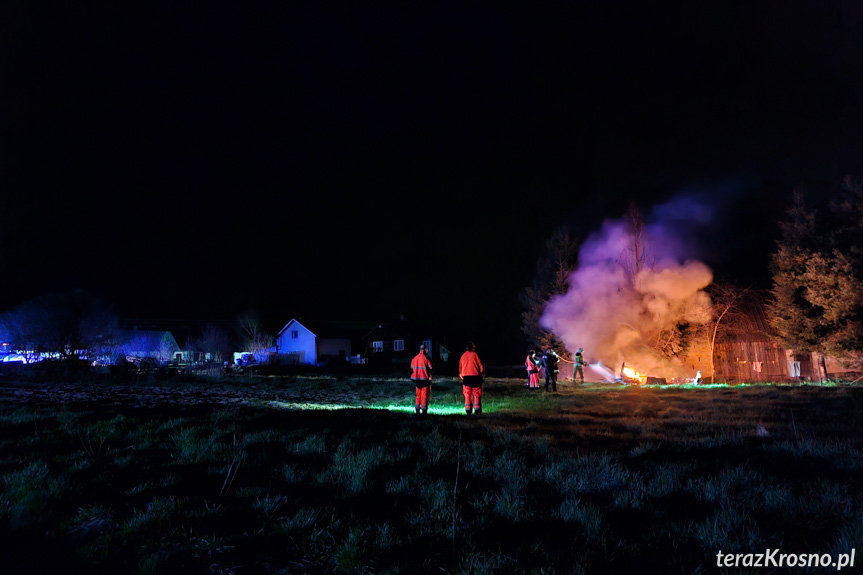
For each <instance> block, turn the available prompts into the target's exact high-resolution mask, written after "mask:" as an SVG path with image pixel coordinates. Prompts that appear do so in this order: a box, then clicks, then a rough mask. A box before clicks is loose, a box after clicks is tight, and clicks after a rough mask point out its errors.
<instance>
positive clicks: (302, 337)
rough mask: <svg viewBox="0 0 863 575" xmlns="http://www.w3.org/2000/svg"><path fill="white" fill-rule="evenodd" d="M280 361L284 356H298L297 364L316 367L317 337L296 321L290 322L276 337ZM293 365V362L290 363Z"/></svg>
mask: <svg viewBox="0 0 863 575" xmlns="http://www.w3.org/2000/svg"><path fill="white" fill-rule="evenodd" d="M276 348H277V349H278V354H279V360H280V361H281V360H282V359H283V357H282V356H291V355H292V356H298V357H297V362H296V363H301V364H303V365H315V364H316V363H317V362H318V354H317V337H316V336H315V334H313V333H312V332H311V331H309V330H308V329H307V328H306V327H305V326H304V325H303V324H301V323H300V322H298V321H297V320H295V319H292V320H291V321H290V322H288V325H286V326H285V327H283V328H282V331H280V332H279V335H277V336H276ZM290 363H293V362H290Z"/></svg>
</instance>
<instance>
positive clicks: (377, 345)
mask: <svg viewBox="0 0 863 575" xmlns="http://www.w3.org/2000/svg"><path fill="white" fill-rule="evenodd" d="M383 350H384V342H382V341H373V342H372V351H375V352H378V351H383Z"/></svg>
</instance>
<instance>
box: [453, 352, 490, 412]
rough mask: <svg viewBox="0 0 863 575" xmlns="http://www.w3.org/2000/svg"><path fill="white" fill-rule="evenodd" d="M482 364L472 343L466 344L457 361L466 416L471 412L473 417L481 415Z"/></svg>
mask: <svg viewBox="0 0 863 575" xmlns="http://www.w3.org/2000/svg"><path fill="white" fill-rule="evenodd" d="M484 371H485V370H484V369H483V366H482V362H481V361H480V359H479V356H478V355H477V354H476V347H475V346H474V343H473V342H472V341H470V342H468V344H467V350H466V351H465V352H464V353H463V354H462V356H461V359H459V361H458V377H459V379H461V382H462V392H463V393H464V412H465V413H466V414H468V415H470V414H471V410H473V415H479V414H481V413H482V376H483V373H484Z"/></svg>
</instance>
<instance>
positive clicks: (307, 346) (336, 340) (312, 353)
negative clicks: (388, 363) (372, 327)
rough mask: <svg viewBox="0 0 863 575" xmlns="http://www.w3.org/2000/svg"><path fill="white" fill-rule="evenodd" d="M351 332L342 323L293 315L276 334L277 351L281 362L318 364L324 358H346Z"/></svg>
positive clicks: (287, 363)
mask: <svg viewBox="0 0 863 575" xmlns="http://www.w3.org/2000/svg"><path fill="white" fill-rule="evenodd" d="M351 349H352V347H351V335H350V331H349V329H347V328H346V326H344V325H343V324H338V323H335V322H325V321H314V322H307V321H305V320H304V321H303V323H300V322H299V321H297V320H296V319H292V320H291V321H289V322H288V323H287V325H285V327H283V328H282V329H281V331H279V333H278V335H276V353H277V357H278V361H279V363H280V364H283V365H319V364H322V363H326V362H327V361H332V360H336V361H341V362H343V363H344V362H347V361H348V358H349V357H350V355H351Z"/></svg>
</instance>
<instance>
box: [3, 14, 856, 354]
mask: <svg viewBox="0 0 863 575" xmlns="http://www.w3.org/2000/svg"><path fill="white" fill-rule="evenodd" d="M79 4H80V3H74V2H72V3H69V2H64V3H61V2H57V3H53V4H52V3H37V2H28V1H12V2H6V3H4V5H3V7H2V9H0V10H2V14H0V21H2V24H0V26H2V29H0V42H2V45H0V48H2V61H0V74H2V76H0V198H2V218H0V241H2V254H3V256H4V261H5V265H4V267H3V271H2V272H0V273H2V276H0V309H6V308H8V307H11V306H13V305H15V304H17V303H19V302H20V301H22V300H24V299H27V298H30V297H33V296H35V295H39V294H40V293H43V292H46V291H52V290H60V289H69V288H73V287H80V288H84V289H87V290H91V291H94V292H95V293H97V294H98V295H100V296H102V297H104V298H105V299H107V300H109V301H110V302H112V303H113V304H114V305H115V306H116V308H117V310H118V312H119V313H121V314H122V315H124V316H130V317H162V318H172V317H186V318H197V319H209V318H213V319H216V318H231V317H233V316H234V315H235V314H237V313H239V312H241V311H244V310H246V309H252V308H254V309H256V310H258V312H259V313H260V314H261V316H262V317H263V318H265V320H267V321H268V322H269V323H270V324H271V325H272V326H273V328H274V329H278V328H280V327H281V326H282V325H284V324H285V323H286V322H287V321H288V320H289V319H291V317H295V316H297V317H300V316H303V317H315V318H333V319H334V318H351V319H371V320H379V319H381V320H383V319H390V318H394V317H398V315H399V314H405V315H407V316H408V318H409V319H415V320H420V321H433V322H437V323H440V324H441V325H442V326H444V327H447V328H452V330H453V331H454V332H456V333H458V334H468V335H469V336H470V337H473V338H475V339H476V340H477V345H478V347H479V349H480V350H483V348H485V349H486V350H489V348H493V349H500V350H501V352H500V355H506V356H509V355H510V354H511V353H512V354H518V355H519V356H520V353H521V351H522V349H523V347H524V344H523V340H522V339H521V334H520V332H519V325H520V321H521V317H520V312H521V311H522V310H521V307H520V305H519V303H518V294H519V292H520V291H521V290H522V289H523V288H524V287H525V286H526V285H528V284H529V283H530V282H531V281H532V279H533V277H534V272H535V262H536V260H537V258H539V257H540V256H542V255H544V250H545V248H544V245H545V241H546V239H547V238H548V237H549V236H550V235H551V233H552V231H553V230H554V229H555V228H556V227H557V226H559V225H570V226H575V230H576V233H578V234H582V235H586V234H588V233H590V232H591V231H593V230H595V229H596V228H597V227H598V226H599V225H600V223H601V222H602V220H603V219H605V218H613V217H619V216H621V215H622V214H623V212H625V210H626V208H627V206H628V205H629V203H630V202H637V203H638V204H639V205H642V206H644V207H645V208H647V207H649V206H650V205H651V204H652V203H654V202H662V201H664V200H666V199H668V198H669V197H671V196H672V195H674V194H676V193H678V192H680V191H681V190H683V189H689V190H702V191H704V190H708V192H707V193H708V194H713V195H718V196H724V195H725V194H727V202H726V203H725V204H724V206H725V207H724V209H723V211H722V212H721V214H722V215H721V219H718V220H717V221H716V222H715V225H714V226H713V227H712V228H711V229H710V230H705V234H704V235H705V237H704V238H701V239H703V240H705V245H706V247H707V251H706V254H705V260H706V262H707V263H708V264H709V265H711V266H714V268H715V269H716V270H717V273H723V274H726V275H730V276H737V278H738V279H739V280H740V281H742V282H744V283H746V282H750V283H751V282H759V281H764V278H765V266H766V263H767V253H769V250H770V249H772V246H773V243H772V242H773V241H774V240H775V234H776V229H775V219H776V217H778V216H779V215H781V213H782V211H783V210H784V208H785V206H786V205H787V202H788V199H789V196H790V193H791V190H792V189H793V188H795V187H798V186H803V187H806V188H807V189H810V190H813V191H815V192H818V193H827V192H832V191H835V190H837V189H838V187H839V185H840V183H841V179H842V177H843V176H845V175H846V174H851V175H855V176H859V175H861V174H863V154H861V152H863V138H861V126H863V74H861V72H863V51H861V46H863V42H861V38H863V7H861V6H863V5H860V4H859V2H856V1H854V0H844V1H841V0H840V1H836V2H823V3H822V2H811V1H805V2H804V1H789V0H775V1H764V2H733V1H723V2H686V3H679V5H676V6H675V5H674V4H677V3H663V4H665V6H664V7H662V6H657V5H656V4H657V3H648V2H634V1H633V2H630V1H624V2H570V3H565V4H566V6H567V8H566V9H565V10H560V9H551V8H550V7H548V6H530V7H528V5H524V6H515V5H511V4H510V3H471V2H464V3H460V6H459V7H458V8H457V9H455V8H451V7H448V6H446V5H444V4H441V3H431V4H432V5H431V6H429V7H427V8H423V9H420V8H415V7H412V8H406V7H405V6H404V5H405V4H410V5H413V4H415V3H392V5H389V6H387V5H385V4H383V3H377V4H376V6H366V5H365V4H366V3H359V2H343V3H325V2H311V1H310V2H247V3H240V2H223V1H221V0H215V1H213V2H207V3H203V4H193V3H181V2H141V3H136V2H117V3H112V4H111V5H108V6H101V7H85V6H81V5H79ZM717 190H721V191H717ZM732 192H733V193H732ZM489 353H491V352H490V350H489ZM519 359H520V358H519ZM517 362H518V360H517V361H516V363H517Z"/></svg>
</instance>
